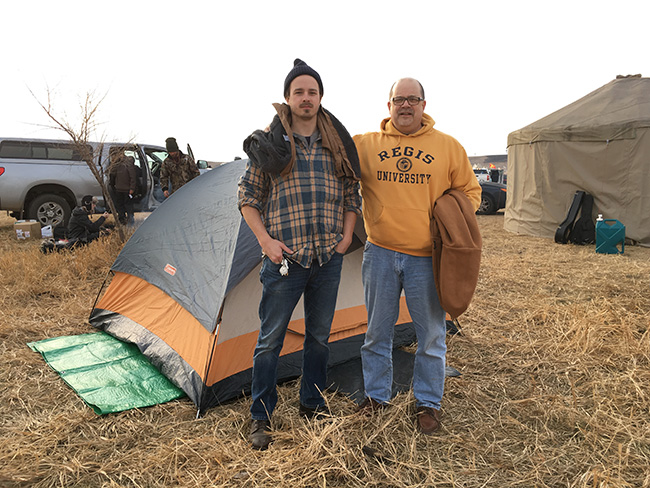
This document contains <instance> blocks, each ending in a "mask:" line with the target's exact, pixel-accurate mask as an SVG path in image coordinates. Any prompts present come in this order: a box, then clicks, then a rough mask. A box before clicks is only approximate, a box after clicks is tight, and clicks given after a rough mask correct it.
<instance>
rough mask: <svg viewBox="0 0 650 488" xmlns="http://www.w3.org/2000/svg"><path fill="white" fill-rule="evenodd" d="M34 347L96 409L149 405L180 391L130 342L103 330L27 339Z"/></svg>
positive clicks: (177, 395)
mask: <svg viewBox="0 0 650 488" xmlns="http://www.w3.org/2000/svg"><path fill="white" fill-rule="evenodd" d="M27 345H28V346H29V347H30V348H31V349H32V350H33V351H36V352H39V353H41V354H42V355H43V358H44V359H45V361H46V362H47V364H49V365H50V367H52V369H54V371H56V372H57V373H59V375H60V376H61V378H62V379H63V381H65V382H66V383H67V384H68V385H69V386H70V387H71V388H72V389H73V390H74V391H75V392H77V394H78V395H79V396H80V397H81V399H82V400H83V401H84V402H86V403H87V404H88V405H89V406H90V407H91V408H92V409H93V410H94V411H95V413H96V414H98V415H103V414H106V413H112V412H121V411H123V410H128V409H131V408H139V407H148V406H151V405H156V404H158V403H165V402H168V401H171V400H174V399H176V398H180V397H182V396H184V395H185V394H184V393H183V391H182V390H180V389H179V388H177V387H176V386H174V385H173V384H172V383H171V382H170V381H169V380H168V379H167V378H166V377H165V376H163V375H162V374H161V373H160V372H159V371H158V370H157V369H156V368H155V367H154V366H152V364H151V363H150V362H149V360H148V359H147V358H146V357H144V355H143V354H142V353H141V352H140V351H139V350H138V348H137V346H135V345H134V344H127V343H125V342H122V341H119V340H118V339H115V338H114V337H112V336H110V335H108V334H106V333H104V332H99V333H91V334H81V335H76V336H64V337H55V338H52V339H45V340H42V341H38V342H30V343H29V344H27Z"/></svg>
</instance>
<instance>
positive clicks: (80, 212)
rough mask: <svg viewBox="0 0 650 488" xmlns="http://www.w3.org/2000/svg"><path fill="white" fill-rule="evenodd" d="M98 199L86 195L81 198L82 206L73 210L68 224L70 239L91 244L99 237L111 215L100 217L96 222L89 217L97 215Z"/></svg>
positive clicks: (106, 213) (106, 214)
mask: <svg viewBox="0 0 650 488" xmlns="http://www.w3.org/2000/svg"><path fill="white" fill-rule="evenodd" d="M96 204H97V199H96V198H95V197H93V196H92V195H84V196H83V197H82V198H81V205H79V206H77V207H75V208H74V210H72V216H71V217H70V222H68V239H70V240H73V239H74V240H75V241H77V242H79V243H85V244H87V243H89V242H92V241H94V240H95V239H97V238H98V237H99V234H100V230H101V226H102V224H103V223H104V221H105V220H106V219H107V218H108V215H109V213H108V212H104V214H103V215H102V216H101V217H99V218H98V219H97V220H96V221H95V222H93V221H92V220H90V218H89V217H88V216H89V215H92V214H93V213H95V205H96Z"/></svg>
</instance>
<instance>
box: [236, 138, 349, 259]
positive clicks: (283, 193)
mask: <svg viewBox="0 0 650 488" xmlns="http://www.w3.org/2000/svg"><path fill="white" fill-rule="evenodd" d="M294 138H295V141H296V162H295V164H294V167H293V169H292V171H291V173H290V174H289V175H287V176H285V177H282V176H280V175H269V174H267V173H264V172H262V171H261V170H260V169H259V168H256V167H254V166H253V165H251V163H250V162H249V163H248V165H247V166H246V171H245V172H244V174H243V176H242V177H241V179H240V180H239V192H238V205H239V208H240V209H241V208H242V207H243V206H245V205H250V206H251V207H254V208H256V209H257V210H258V211H259V212H260V214H261V215H262V219H263V220H264V225H265V226H266V230H267V232H268V233H269V235H270V236H271V237H272V238H274V239H277V240H279V241H281V242H283V243H284V244H285V245H286V246H288V247H289V248H290V249H291V250H293V251H294V253H293V254H292V255H291V256H287V257H288V258H289V259H291V260H292V261H294V262H296V263H298V264H300V265H301V266H302V267H304V268H308V267H310V266H311V264H312V262H313V261H314V260H318V262H319V263H320V264H321V265H323V264H325V263H327V262H328V261H329V260H330V258H331V257H332V256H333V255H334V249H335V248H336V246H337V244H338V243H339V241H340V240H341V239H342V238H343V235H342V232H343V214H344V213H345V212H348V211H352V212H355V213H356V214H359V213H360V209H361V197H360V195H359V183H358V182H357V181H354V180H353V179H351V178H341V179H339V178H337V177H336V176H335V174H334V160H333V158H332V155H331V154H330V152H329V151H327V150H323V146H322V144H321V140H320V135H317V134H314V135H313V136H312V137H311V144H310V145H308V144H307V140H306V139H305V138H303V137H302V136H299V135H296V134H294Z"/></svg>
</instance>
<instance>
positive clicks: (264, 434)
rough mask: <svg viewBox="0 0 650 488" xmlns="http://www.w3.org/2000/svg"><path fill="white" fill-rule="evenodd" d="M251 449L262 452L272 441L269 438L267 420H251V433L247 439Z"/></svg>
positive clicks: (269, 431)
mask: <svg viewBox="0 0 650 488" xmlns="http://www.w3.org/2000/svg"><path fill="white" fill-rule="evenodd" d="M248 438H249V439H250V441H251V444H252V445H253V449H259V450H260V451H263V450H264V449H266V448H267V447H269V444H270V443H271V441H272V440H273V438H272V437H271V422H270V421H268V420H255V419H253V420H251V433H250V436H249V437H248Z"/></svg>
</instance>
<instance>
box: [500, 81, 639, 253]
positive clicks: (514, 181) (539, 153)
mask: <svg viewBox="0 0 650 488" xmlns="http://www.w3.org/2000/svg"><path fill="white" fill-rule="evenodd" d="M577 190H583V191H585V192H587V193H590V194H591V195H593V197H594V214H596V213H600V214H603V217H604V218H606V219H617V220H619V221H621V222H622V223H623V224H624V225H625V227H626V236H627V237H629V238H631V239H634V240H635V241H637V242H638V243H640V244H643V245H650V78H642V77H641V76H640V75H636V76H630V77H617V79H615V80H613V81H611V82H610V83H608V84H606V85H604V86H602V87H601V88H599V89H597V90H595V91H594V92H592V93H589V94H588V95H586V96H585V97H583V98H581V99H579V100H577V101H575V102H573V103H572V104H570V105H568V106H566V107H564V108H562V109H560V110H558V111H556V112H554V113H552V114H550V115H548V116H546V117H544V118H542V119H540V120H538V121H537V122H534V123H532V124H530V125H528V126H526V127H524V128H523V129H520V130H517V131H515V132H512V133H511V134H509V135H508V201H507V204H506V213H505V219H504V228H505V229H506V230H508V231H510V232H514V233H518V234H526V235H532V236H541V237H552V236H553V235H554V234H555V231H556V229H557V228H558V226H559V225H560V223H561V222H562V221H563V220H564V219H565V217H566V215H567V212H568V209H569V207H570V205H571V201H572V198H573V195H574V194H575V192H576V191H577ZM594 217H595V215H594Z"/></svg>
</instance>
